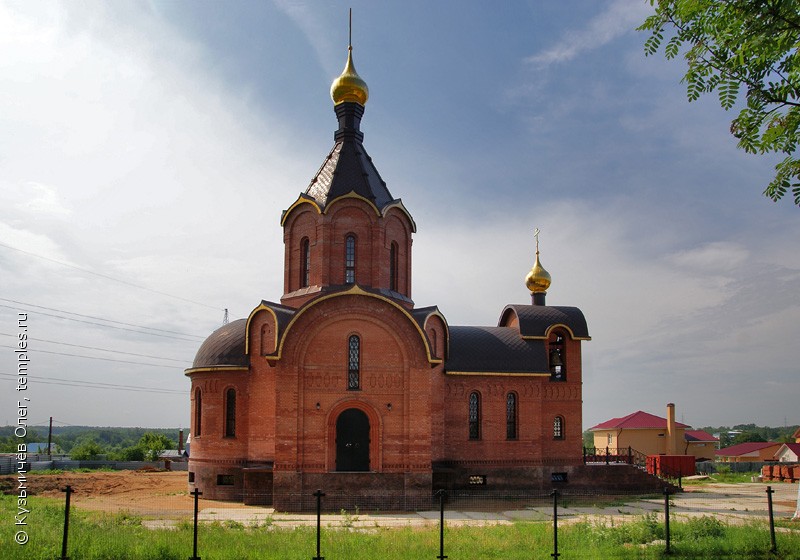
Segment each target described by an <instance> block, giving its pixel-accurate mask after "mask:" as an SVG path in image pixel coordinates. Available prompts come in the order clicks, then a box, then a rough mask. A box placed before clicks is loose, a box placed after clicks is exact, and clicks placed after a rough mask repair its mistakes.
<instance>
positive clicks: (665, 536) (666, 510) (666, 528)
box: [664, 486, 671, 554]
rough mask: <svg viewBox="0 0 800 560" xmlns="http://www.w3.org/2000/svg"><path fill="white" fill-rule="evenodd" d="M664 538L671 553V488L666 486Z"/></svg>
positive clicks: (668, 552)
mask: <svg viewBox="0 0 800 560" xmlns="http://www.w3.org/2000/svg"><path fill="white" fill-rule="evenodd" d="M664 540H666V541H667V548H666V550H665V553H666V554H670V552H671V551H670V549H669V488H667V487H666V486H665V487H664Z"/></svg>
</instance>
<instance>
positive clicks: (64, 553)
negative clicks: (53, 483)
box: [61, 484, 73, 560]
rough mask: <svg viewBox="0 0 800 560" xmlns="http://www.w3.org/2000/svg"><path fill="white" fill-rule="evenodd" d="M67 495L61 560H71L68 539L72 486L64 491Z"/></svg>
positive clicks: (68, 486)
mask: <svg viewBox="0 0 800 560" xmlns="http://www.w3.org/2000/svg"><path fill="white" fill-rule="evenodd" d="M62 492H66V493H67V500H66V502H65V504H64V537H63V538H62V539H61V560H69V556H67V539H68V537H69V497H70V495H71V494H72V492H73V490H72V486H70V485H69V484H67V487H66V488H64V490H62Z"/></svg>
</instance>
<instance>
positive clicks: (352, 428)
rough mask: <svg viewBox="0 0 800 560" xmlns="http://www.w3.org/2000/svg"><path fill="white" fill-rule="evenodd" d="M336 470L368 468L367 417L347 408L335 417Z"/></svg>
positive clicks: (356, 410)
mask: <svg viewBox="0 0 800 560" xmlns="http://www.w3.org/2000/svg"><path fill="white" fill-rule="evenodd" d="M336 470H337V471H368V470H369V418H368V417H367V415H366V413H365V412H364V411H363V410H359V409H357V408H348V409H347V410H345V411H344V412H342V413H341V414H340V415H339V418H337V419H336Z"/></svg>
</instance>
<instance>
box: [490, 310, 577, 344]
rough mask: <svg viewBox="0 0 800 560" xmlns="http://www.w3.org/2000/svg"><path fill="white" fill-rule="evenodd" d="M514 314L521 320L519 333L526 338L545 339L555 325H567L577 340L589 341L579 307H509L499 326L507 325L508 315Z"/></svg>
mask: <svg viewBox="0 0 800 560" xmlns="http://www.w3.org/2000/svg"><path fill="white" fill-rule="evenodd" d="M510 312H514V313H516V315H517V317H518V318H519V332H520V334H521V335H522V336H524V337H544V336H546V335H547V329H548V328H550V327H551V326H553V325H558V324H561V325H566V326H567V327H569V328H570V330H571V331H572V334H573V336H574V337H575V338H582V339H588V338H590V337H589V328H588V327H587V326H586V318H585V317H584V316H583V312H582V311H581V310H580V309H578V308H577V307H564V306H557V307H553V306H549V305H507V306H506V308H505V309H503V313H501V315H500V321H499V322H498V324H499V325H503V324H507V323H506V319H507V317H508V313H510Z"/></svg>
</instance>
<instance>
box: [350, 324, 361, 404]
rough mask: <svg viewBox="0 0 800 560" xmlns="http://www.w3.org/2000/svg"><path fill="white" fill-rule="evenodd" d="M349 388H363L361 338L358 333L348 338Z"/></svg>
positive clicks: (352, 389)
mask: <svg viewBox="0 0 800 560" xmlns="http://www.w3.org/2000/svg"><path fill="white" fill-rule="evenodd" d="M347 389H348V390H350V391H358V390H359V389H361V339H360V338H359V336H358V335H357V334H353V335H350V338H348V339H347Z"/></svg>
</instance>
